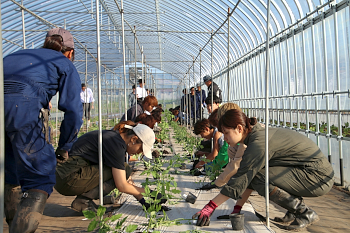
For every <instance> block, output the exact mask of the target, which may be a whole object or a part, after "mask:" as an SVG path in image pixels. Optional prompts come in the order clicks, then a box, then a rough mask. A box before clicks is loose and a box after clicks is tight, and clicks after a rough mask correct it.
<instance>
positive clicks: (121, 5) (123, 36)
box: [120, 0, 128, 120]
mask: <svg viewBox="0 0 350 233" xmlns="http://www.w3.org/2000/svg"><path fill="white" fill-rule="evenodd" d="M120 7H121V9H120V15H121V18H122V19H121V20H122V39H123V71H124V111H125V120H128V113H127V111H128V108H127V100H126V64H125V31H124V30H125V29H124V9H123V0H121V1H120Z"/></svg>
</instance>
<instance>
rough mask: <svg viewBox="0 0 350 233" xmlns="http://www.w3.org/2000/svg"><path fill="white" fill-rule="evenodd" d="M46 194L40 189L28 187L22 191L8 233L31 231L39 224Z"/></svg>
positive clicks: (26, 232)
mask: <svg viewBox="0 0 350 233" xmlns="http://www.w3.org/2000/svg"><path fill="white" fill-rule="evenodd" d="M47 197H48V194H47V193H46V192H44V191H42V190H37V189H30V190H28V191H26V192H24V193H23V196H22V199H21V201H20V203H19V205H18V208H17V212H16V214H15V217H14V218H13V221H12V224H11V227H10V233H18V232H21V233H22V232H23V233H31V232H35V231H36V229H37V228H38V226H39V222H40V220H41V217H42V214H43V212H44V208H45V204H46V200H47Z"/></svg>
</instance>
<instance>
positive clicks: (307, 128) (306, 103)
mask: <svg viewBox="0 0 350 233" xmlns="http://www.w3.org/2000/svg"><path fill="white" fill-rule="evenodd" d="M301 40H302V46H303V63H304V69H303V76H304V92H307V70H306V69H307V64H306V51H305V38H304V31H303V32H301ZM305 117H306V127H305V129H306V130H305V133H306V136H307V137H308V138H309V137H310V135H309V132H310V125H309V106H308V97H305Z"/></svg>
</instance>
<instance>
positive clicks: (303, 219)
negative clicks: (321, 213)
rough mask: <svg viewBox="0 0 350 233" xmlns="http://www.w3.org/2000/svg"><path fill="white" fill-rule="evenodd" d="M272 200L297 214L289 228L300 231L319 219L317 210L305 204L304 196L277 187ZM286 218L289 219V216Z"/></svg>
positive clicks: (291, 212)
mask: <svg viewBox="0 0 350 233" xmlns="http://www.w3.org/2000/svg"><path fill="white" fill-rule="evenodd" d="M270 200H271V201H273V202H275V203H276V204H278V205H279V206H281V207H283V208H285V209H287V210H288V212H289V213H290V214H293V215H295V219H294V220H293V222H292V223H291V224H290V225H289V226H287V227H286V228H287V230H293V231H300V230H302V229H304V228H306V227H307V226H309V225H311V224H313V223H315V222H317V221H318V220H319V218H318V215H317V214H316V212H315V211H313V210H311V209H310V208H309V207H307V206H306V205H305V204H304V202H303V199H302V197H296V196H293V195H291V194H289V193H287V192H286V191H284V190H282V189H279V188H277V187H276V188H275V189H274V190H273V191H272V192H271V193H270ZM285 217H286V216H285ZM283 218H284V217H283ZM288 218H291V216H288ZM285 220H286V221H287V218H285Z"/></svg>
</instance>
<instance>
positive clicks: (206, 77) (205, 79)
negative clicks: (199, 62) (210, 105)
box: [203, 75, 211, 82]
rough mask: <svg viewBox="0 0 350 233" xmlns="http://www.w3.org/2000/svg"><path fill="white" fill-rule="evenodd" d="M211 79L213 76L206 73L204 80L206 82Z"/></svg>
mask: <svg viewBox="0 0 350 233" xmlns="http://www.w3.org/2000/svg"><path fill="white" fill-rule="evenodd" d="M209 80H210V81H211V76H210V75H206V76H204V77H203V81H204V82H206V81H209Z"/></svg>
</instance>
